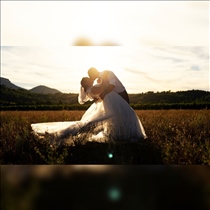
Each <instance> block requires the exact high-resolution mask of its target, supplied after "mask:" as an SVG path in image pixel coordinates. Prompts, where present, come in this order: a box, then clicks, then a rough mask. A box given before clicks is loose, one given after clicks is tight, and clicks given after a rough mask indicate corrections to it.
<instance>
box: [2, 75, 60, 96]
mask: <svg viewBox="0 0 210 210" xmlns="http://www.w3.org/2000/svg"><path fill="white" fill-rule="evenodd" d="M0 82H1V83H0V85H4V86H6V87H7V88H12V89H15V90H17V89H24V90H26V89H25V88H22V87H19V86H17V85H15V84H13V83H12V82H10V80H9V79H7V78H3V77H0ZM29 92H32V93H42V94H48V93H52V94H54V93H61V92H60V91H59V90H56V89H53V88H50V87H46V86H44V85H40V86H37V87H34V88H32V89H30V90H29Z"/></svg>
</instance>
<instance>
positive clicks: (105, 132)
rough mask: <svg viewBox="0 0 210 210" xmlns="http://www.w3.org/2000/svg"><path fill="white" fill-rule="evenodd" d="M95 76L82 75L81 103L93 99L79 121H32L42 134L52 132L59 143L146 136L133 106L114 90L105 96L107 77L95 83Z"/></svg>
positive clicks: (120, 139) (44, 135) (136, 138)
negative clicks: (102, 94) (102, 95)
mask: <svg viewBox="0 0 210 210" xmlns="http://www.w3.org/2000/svg"><path fill="white" fill-rule="evenodd" d="M93 82H94V81H93V80H92V79H90V78H89V77H83V78H82V80H81V88H80V93H79V96H78V101H79V103H80V104H84V103H85V102H87V101H94V103H93V104H92V105H91V106H90V107H89V108H88V109H87V111H86V112H85V113H84V115H83V116H82V118H81V120H79V121H65V122H47V123H35V124H31V127H32V130H33V132H34V133H35V134H36V135H38V136H39V137H46V136H50V137H51V138H50V139H51V140H52V139H53V141H54V142H55V143H56V142H57V143H58V142H66V143H69V144H74V143H75V142H80V143H86V142H87V141H97V142H138V141H139V140H140V139H145V138H146V134H145V131H144V128H143V126H142V123H141V121H140V119H139V118H138V116H137V115H136V113H135V111H134V110H133V109H132V107H131V106H130V105H129V104H128V103H127V102H126V101H125V100H124V99H123V98H122V97H121V96H120V95H119V94H118V93H116V92H115V91H112V92H110V93H108V94H107V95H106V96H105V98H104V99H103V100H101V99H100V97H99V95H100V94H101V93H102V92H103V91H104V89H105V88H106V87H107V85H108V84H107V82H106V80H103V81H102V82H101V83H98V84H96V85H93Z"/></svg>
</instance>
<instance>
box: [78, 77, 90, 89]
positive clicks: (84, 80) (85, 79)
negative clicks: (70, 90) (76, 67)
mask: <svg viewBox="0 0 210 210" xmlns="http://www.w3.org/2000/svg"><path fill="white" fill-rule="evenodd" d="M80 84H81V85H82V87H83V88H84V90H85V92H86V91H87V89H88V88H89V87H92V86H93V80H92V79H90V78H89V77H83V78H82V80H81V82H80Z"/></svg>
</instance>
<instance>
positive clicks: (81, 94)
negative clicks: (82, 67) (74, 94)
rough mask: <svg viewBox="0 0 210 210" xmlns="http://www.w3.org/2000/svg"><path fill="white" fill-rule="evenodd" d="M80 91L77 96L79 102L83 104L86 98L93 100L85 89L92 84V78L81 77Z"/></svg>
mask: <svg viewBox="0 0 210 210" xmlns="http://www.w3.org/2000/svg"><path fill="white" fill-rule="evenodd" d="M80 84H81V87H80V92H79V96H78V101H79V103H80V104H84V103H85V102H86V101H88V100H93V99H92V98H91V97H90V96H89V95H88V94H87V93H86V91H87V89H88V88H89V87H90V86H91V85H92V84H93V80H91V79H90V78H89V77H83V78H82V80H81V82H80Z"/></svg>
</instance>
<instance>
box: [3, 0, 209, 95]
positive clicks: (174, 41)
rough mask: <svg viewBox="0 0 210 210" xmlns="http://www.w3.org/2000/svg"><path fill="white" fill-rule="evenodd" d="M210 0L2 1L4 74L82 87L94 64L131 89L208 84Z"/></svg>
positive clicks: (20, 81) (30, 82) (64, 88)
mask: <svg viewBox="0 0 210 210" xmlns="http://www.w3.org/2000/svg"><path fill="white" fill-rule="evenodd" d="M208 36H209V2H208V1H203V2H202V1H201V2H199V1H186V2H182V1H176V2H174V1H168V2H166V1H161V2H154V1H148V2H146V1H132V2H129V1H122V2H119V1H107V2H106V1H102V2H95V1H87V2H85V1H84V2H82V1H78V2H75V1H49V2H48V1H44V2H42V1H28V2H25V1H3V2H1V77H5V78H8V79H10V81H11V82H12V83H14V84H15V85H17V86H20V87H23V88H26V89H31V88H33V87H35V86H38V85H45V86H48V87H51V88H56V89H58V90H60V91H61V92H63V93H78V91H79V88H80V80H81V78H82V77H84V76H87V70H88V69H89V68H90V67H96V68H97V69H98V70H99V71H103V70H112V71H113V72H114V73H115V74H116V75H117V76H118V77H119V79H120V80H121V81H122V83H123V84H124V86H125V87H126V89H127V91H128V93H141V92H147V91H154V92H156V91H167V90H171V91H179V90H191V89H200V90H208V91H209V90H210V87H209V80H210V73H209V38H208Z"/></svg>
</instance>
